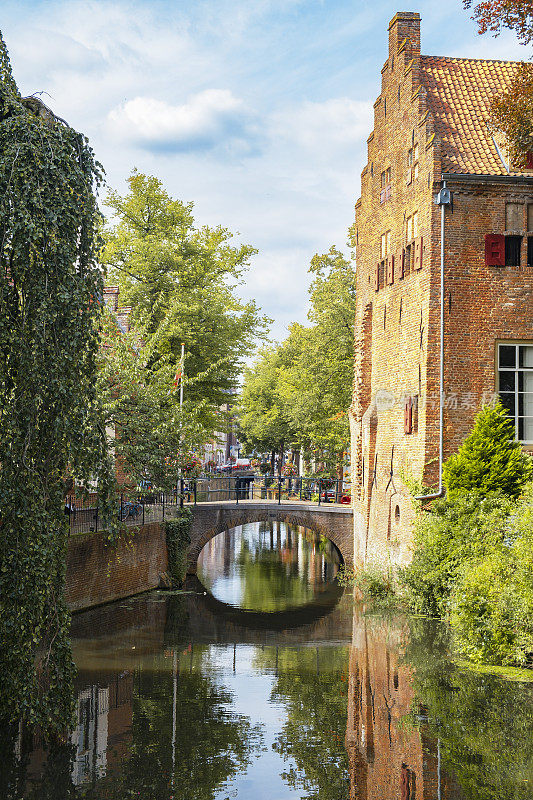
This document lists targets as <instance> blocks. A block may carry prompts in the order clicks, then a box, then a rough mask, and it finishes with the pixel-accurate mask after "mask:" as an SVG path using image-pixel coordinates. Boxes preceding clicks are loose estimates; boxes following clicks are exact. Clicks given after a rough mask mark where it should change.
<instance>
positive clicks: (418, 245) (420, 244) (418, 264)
mask: <svg viewBox="0 0 533 800" xmlns="http://www.w3.org/2000/svg"><path fill="white" fill-rule="evenodd" d="M423 252H424V240H423V239H422V237H421V236H420V237H419V238H418V239H417V240H416V241H415V269H416V270H419V269H422V253H423Z"/></svg>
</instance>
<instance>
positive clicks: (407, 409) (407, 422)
mask: <svg viewBox="0 0 533 800" xmlns="http://www.w3.org/2000/svg"><path fill="white" fill-rule="evenodd" d="M403 432H404V433H412V432H413V399H412V398H411V397H407V398H406V399H405V400H404V405H403Z"/></svg>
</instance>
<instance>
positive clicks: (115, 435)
mask: <svg viewBox="0 0 533 800" xmlns="http://www.w3.org/2000/svg"><path fill="white" fill-rule="evenodd" d="M97 365H98V382H97V393H98V397H99V400H100V408H101V414H102V419H103V424H104V425H105V428H106V430H107V432H108V435H109V441H108V444H109V448H110V451H111V452H112V453H113V455H114V458H115V460H116V462H118V463H119V464H120V466H121V469H122V472H123V474H124V475H125V478H126V484H125V487H124V486H121V491H124V488H127V487H131V488H134V489H135V488H136V487H138V486H139V484H140V483H141V481H148V482H150V483H151V484H152V485H153V486H154V487H156V488H158V489H166V490H170V489H171V488H173V487H175V486H176V481H177V478H178V469H179V461H180V454H182V453H184V452H188V451H190V450H191V449H193V448H195V447H198V446H199V445H200V444H202V442H203V441H204V438H205V431H204V429H203V426H202V420H201V413H199V409H198V407H197V406H195V405H193V404H192V403H191V401H190V400H189V401H188V402H187V403H185V404H184V407H183V409H180V407H179V405H178V403H177V402H176V397H177V396H178V395H177V387H175V386H174V381H173V379H174V375H175V373H174V371H173V367H172V365H170V364H167V365H166V367H164V368H163V367H162V368H160V369H158V370H157V371H156V372H153V371H152V370H151V369H150V367H149V365H148V364H147V357H146V354H145V351H144V347H143V342H142V339H141V338H140V337H139V336H138V334H136V333H135V332H134V331H130V332H129V333H125V332H124V331H122V330H121V329H120V328H119V326H118V324H117V320H116V317H115V316H114V314H112V313H111V312H109V311H107V310H106V311H105V312H104V315H103V319H102V325H101V346H100V349H99V352H98V355H97Z"/></svg>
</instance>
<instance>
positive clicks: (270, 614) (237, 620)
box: [185, 575, 343, 632]
mask: <svg viewBox="0 0 533 800" xmlns="http://www.w3.org/2000/svg"><path fill="white" fill-rule="evenodd" d="M185 588H186V589H192V590H193V591H194V592H195V594H199V595H200V596H202V597H203V600H204V606H205V608H206V609H208V610H209V611H210V612H211V613H212V614H213V616H214V617H216V618H217V619H218V620H220V619H222V620H223V621H224V622H225V623H226V624H227V623H230V624H232V625H233V626H235V627H236V628H242V629H243V630H248V631H250V632H254V631H255V632H259V631H285V630H287V629H288V628H293V629H296V628H301V627H303V626H305V625H311V624H312V623H314V622H318V620H319V619H321V618H322V617H324V616H326V615H327V614H330V613H331V611H332V610H333V609H334V608H335V606H336V605H337V603H338V602H339V600H340V598H341V596H342V593H343V589H342V588H341V587H340V586H339V585H338V584H337V583H335V582H332V583H331V584H330V585H328V586H327V587H326V591H324V592H323V593H322V594H321V596H320V597H318V598H316V599H315V601H314V602H311V603H308V604H307V605H303V606H294V607H292V608H285V609H283V610H282V611H251V610H249V609H244V608H236V607H235V606H231V605H229V603H224V602H222V601H221V600H217V598H216V597H213V595H212V594H211V593H210V592H208V591H207V589H206V587H205V586H204V585H203V583H201V581H200V580H199V579H198V577H197V576H196V575H189V576H188V577H187V580H186V582H185Z"/></svg>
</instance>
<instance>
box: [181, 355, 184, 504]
mask: <svg viewBox="0 0 533 800" xmlns="http://www.w3.org/2000/svg"><path fill="white" fill-rule="evenodd" d="M180 369H181V378H180V446H181V426H182V424H183V419H182V415H183V378H184V372H185V344H184V343H183V342H182V343H181V361H180ZM180 508H183V477H182V470H181V468H180Z"/></svg>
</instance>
